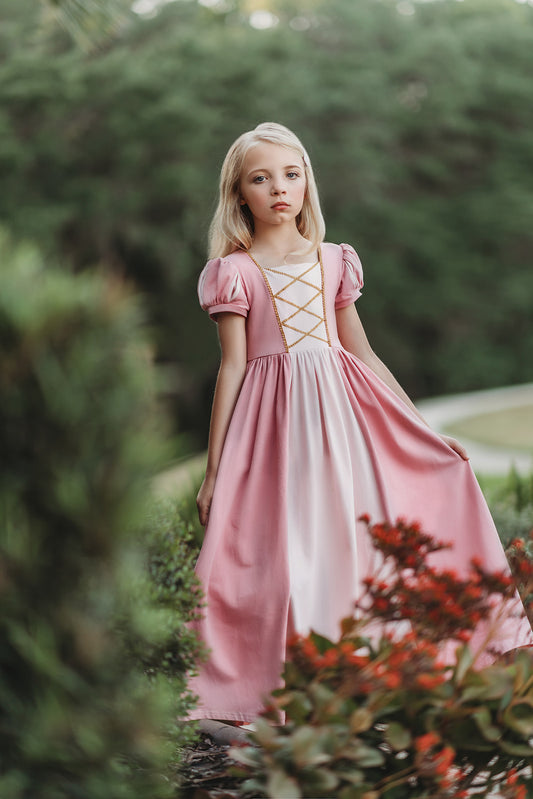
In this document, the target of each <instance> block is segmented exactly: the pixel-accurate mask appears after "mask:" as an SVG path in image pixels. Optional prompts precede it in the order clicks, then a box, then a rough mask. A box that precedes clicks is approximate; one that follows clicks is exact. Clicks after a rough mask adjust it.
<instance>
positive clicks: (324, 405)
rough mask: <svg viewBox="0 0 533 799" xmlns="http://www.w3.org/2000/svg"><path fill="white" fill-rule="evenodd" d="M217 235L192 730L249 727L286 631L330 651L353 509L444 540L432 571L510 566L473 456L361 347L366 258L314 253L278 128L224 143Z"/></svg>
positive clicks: (502, 635) (342, 601)
mask: <svg viewBox="0 0 533 799" xmlns="http://www.w3.org/2000/svg"><path fill="white" fill-rule="evenodd" d="M210 238H211V242H210V243H211V246H210V256H211V260H210V261H208V263H207V265H206V266H205V268H204V270H203V272H202V274H201V276H200V280H199V286H198V290H199V297H200V302H201V305H202V307H203V308H204V309H206V310H207V311H208V312H209V315H210V316H211V318H212V319H214V320H215V321H216V322H217V323H218V334H219V338H220V345H221V350H222V360H221V366H220V371H219V374H218V380H217V385H216V390H215V396H214V401H213V411H212V417H211V429H210V435H209V450H208V460H207V471H206V475H205V479H204V481H203V483H202V486H201V488H200V491H199V494H198V498H197V504H198V510H199V515H200V520H201V522H202V524H204V525H207V529H206V536H205V543H204V545H203V547H202V551H201V553H200V557H199V560H198V565H197V574H198V576H199V578H200V580H201V583H202V585H203V589H204V592H205V600H206V607H205V610H204V617H203V619H202V621H201V622H200V623H199V625H198V629H199V633H200V635H201V637H202V638H203V640H204V641H205V643H206V644H207V646H208V647H209V649H210V657H209V660H208V662H207V664H206V665H205V667H203V668H202V670H201V672H200V675H199V676H198V677H197V678H195V679H193V681H192V684H191V688H192V690H193V691H194V692H195V693H197V694H198V696H199V705H198V707H197V708H196V710H195V711H194V712H193V714H192V717H193V718H204V719H217V720H226V721H233V722H235V721H237V722H250V721H252V720H253V719H254V718H255V717H256V716H257V715H258V713H259V712H260V711H261V709H262V706H263V702H264V699H265V696H266V695H267V694H268V693H269V692H270V691H271V690H272V689H274V688H275V687H277V686H278V685H279V680H280V672H281V668H282V663H283V660H284V659H285V646H286V640H287V637H288V635H290V634H291V633H292V632H294V631H297V632H301V633H304V634H305V633H307V632H308V631H309V630H310V629H313V630H315V631H317V632H319V633H321V634H323V635H326V636H328V637H331V638H337V637H338V635H339V632H340V628H339V622H340V620H341V619H342V618H343V617H344V616H347V615H349V614H350V613H351V612H352V611H353V602H354V599H355V598H356V597H357V596H358V593H359V587H360V585H361V580H362V579H363V578H364V577H365V576H366V575H367V574H368V573H369V572H370V571H371V570H372V563H371V558H372V552H371V548H370V546H369V542H368V536H367V533H366V528H365V526H364V525H363V524H362V523H361V522H359V521H358V518H359V517H360V516H361V515H362V514H363V513H367V514H369V515H370V517H371V519H372V520H373V521H376V522H377V521H383V520H389V521H394V520H395V519H396V518H397V517H398V516H403V517H405V518H407V519H408V520H414V519H418V520H420V521H421V522H422V524H423V527H424V529H425V530H426V531H427V532H429V533H431V534H432V535H434V536H435V537H436V538H437V539H441V540H444V541H451V542H452V543H453V549H452V550H450V551H445V552H443V553H439V555H437V556H436V558H438V559H439V560H438V562H439V565H440V566H442V567H451V568H458V567H459V568H461V567H462V566H467V565H468V564H469V561H470V558H471V557H473V556H474V555H476V556H478V557H481V558H482V559H483V561H484V564H485V566H486V567H487V568H488V569H494V570H496V569H507V562H506V558H505V554H504V552H503V549H502V547H501V545H500V541H499V538H498V534H497V532H496V529H495V527H494V524H493V522H492V519H491V517H490V514H489V511H488V508H487V506H486V504H485V501H484V499H483V496H482V494H481V491H480V489H479V487H478V485H477V482H476V480H475V477H474V474H473V472H472V470H471V468H470V465H469V463H468V459H467V454H466V452H465V451H464V449H463V448H462V446H461V445H460V444H459V443H458V442H457V441H455V440H454V439H452V438H449V437H447V436H440V435H437V434H436V433H434V432H432V431H431V430H430V429H429V428H428V426H427V425H426V423H425V422H424V420H423V418H422V417H421V416H420V414H419V413H418V411H417V410H416V408H415V406H414V405H413V403H412V402H411V400H410V399H409V397H408V396H407V395H406V394H405V392H404V391H403V390H402V388H401V387H400V386H399V384H398V383H397V382H396V380H395V379H394V377H393V376H392V374H391V373H390V372H389V370H388V369H387V368H386V367H385V366H384V364H383V363H382V362H381V361H380V360H379V358H378V357H377V356H376V355H375V354H374V352H373V351H372V349H371V347H370V345H369V343H368V341H367V338H366V336H365V333H364V331H363V327H362V325H361V322H360V321H359V317H358V315H357V311H356V310H355V306H354V301H355V300H356V299H357V298H358V297H359V295H360V293H361V288H362V285H363V277H362V269H361V264H360V262H359V258H358V257H357V255H356V253H355V251H354V250H353V249H352V247H351V246H350V245H348V244H340V245H338V244H326V243H323V238H324V221H323V218H322V214H321V211H320V206H319V201H318V194H317V189H316V185H315V180H314V177H313V171H312V169H311V164H310V161H309V156H308V155H307V153H306V151H305V150H304V148H303V146H302V144H301V143H300V141H299V140H298V139H297V138H296V136H295V135H294V134H293V133H291V132H290V131H289V130H288V129H287V128H285V127H283V126H282V125H278V124H274V123H265V124H262V125H258V127H257V128H256V129H255V130H252V131H249V132H247V133H244V134H243V135H242V136H240V137H239V138H238V139H237V141H236V142H235V143H234V144H233V145H232V147H231V148H230V150H229V152H228V154H227V156H226V159H225V161H224V165H223V167H222V174H221V180H220V201H219V205H218V209H217V211H216V214H215V216H214V219H213V222H212V226H211V236H210ZM509 626H510V627H511V629H504V630H503V629H502V630H500V631H499V641H498V643H499V645H500V646H501V648H502V649H509V648H512V647H514V646H518V645H521V644H530V643H531V642H532V636H531V630H530V628H529V625H528V624H527V622H526V621H525V619H523V620H522V622H521V623H518V624H517V625H509Z"/></svg>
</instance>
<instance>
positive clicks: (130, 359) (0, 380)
mask: <svg viewBox="0 0 533 799" xmlns="http://www.w3.org/2000/svg"><path fill="white" fill-rule="evenodd" d="M0 282H1V285H2V291H1V292H0V452H1V453H2V458H1V461H0V641H1V646H0V720H1V723H0V751H1V753H2V756H1V758H0V796H2V797H5V799H8V798H9V799H37V797H38V799H74V797H83V799H143V798H144V799H159V798H161V799H162V797H165V796H171V795H173V793H174V792H173V790H172V777H171V772H170V771H169V762H170V761H171V760H172V759H173V757H174V756H175V746H176V742H177V741H179V740H183V738H184V737H186V731H185V730H182V731H176V732H173V729H174V725H175V719H176V717H177V716H178V715H181V716H183V715H184V714H185V713H186V712H187V710H188V708H189V707H190V704H191V703H190V699H189V698H188V697H187V695H186V691H185V684H184V676H185V675H184V667H187V666H190V665H191V663H190V661H191V656H192V653H193V651H194V647H195V645H194V642H192V641H190V640H188V641H186V640H185V637H184V636H183V635H180V633H181V631H182V630H183V628H184V623H185V621H186V619H187V617H189V618H190V616H191V613H192V611H193V609H194V606H195V603H196V596H195V594H194V590H193V584H192V579H191V576H190V567H189V566H188V564H186V563H185V562H184V561H183V558H182V559H181V561H180V562H179V563H178V562H177V560H178V555H179V554H180V552H181V551H182V549H183V547H181V550H180V540H179V536H176V535H175V534H174V535H173V537H172V542H170V541H169V542H168V543H167V544H166V547H160V548H159V551H158V561H157V563H158V569H159V572H158V574H161V575H171V577H172V580H174V578H176V579H175V584H174V586H173V592H172V588H171V586H170V585H165V586H159V587H158V588H157V591H156V588H154V587H153V586H152V580H151V579H149V578H148V577H147V576H146V566H145V565H144V561H145V559H146V557H147V556H146V554H145V552H144V550H143V548H141V547H140V546H138V545H136V544H135V543H134V541H133V540H132V539H133V538H134V537H132V535H131V534H132V530H135V529H138V527H139V517H140V518H144V516H145V509H144V506H145V503H146V500H147V497H148V486H149V479H150V478H151V476H152V474H153V471H154V470H155V469H157V468H158V466H159V465H160V463H161V458H162V454H163V453H164V451H165V448H164V446H163V444H162V436H161V431H158V429H157V427H156V426H155V424H154V419H155V413H154V411H155V408H154V392H153V382H154V381H153V375H152V373H151V370H150V364H149V359H148V353H147V344H146V340H145V338H144V335H143V334H142V333H141V325H142V316H141V312H140V308H139V305H138V302H137V301H136V300H135V299H134V298H133V297H132V296H131V295H128V292H126V291H125V290H124V288H123V287H122V286H120V285H119V284H118V282H116V281H114V282H110V281H104V280H102V279H99V278H96V277H95V276H93V275H79V276H72V275H69V274H67V273H66V272H65V271H64V270H58V269H54V268H53V267H51V266H50V264H45V262H44V261H43V259H42V258H41V257H40V255H39V253H38V251H37V250H36V249H35V248H34V247H32V246H30V245H15V244H14V243H13V242H12V241H11V240H10V239H9V238H8V237H7V236H6V235H5V233H3V232H2V233H1V235H0ZM167 527H168V523H167ZM163 530H166V528H163ZM174 532H175V531H174ZM163 535H164V532H163V531H160V532H159V536H160V537H161V536H163ZM152 538H153V536H152ZM152 543H153V542H152ZM182 554H183V553H182ZM153 560H154V556H153V555H150V568H151V569H153ZM143 575H145V576H143ZM178 577H179V578H180V579H178ZM134 589H135V596H134V601H132V591H133V590H134ZM145 589H146V592H145ZM165 592H166V593H165ZM177 592H181V594H179V593H177ZM185 594H186V595H187V597H185ZM165 608H167V609H168V610H167V611H165ZM177 609H178V610H179V611H180V614H179V615H176V610H177ZM169 617H170V622H169ZM119 620H120V629H121V637H120V638H119V637H117V634H116V629H115V628H116V626H117V625H118V623H119ZM176 634H178V638H177V637H176ZM185 635H186V633H185ZM178 640H179V642H180V643H182V642H184V641H185V643H186V646H187V648H185V647H183V648H182V651H180V653H179V656H180V662H179V663H178V662H177V655H174V656H173V657H174V660H173V662H172V663H170V664H163V666H162V665H161V664H160V665H159V666H158V667H157V668H152V669H151V672H152V673H154V678H153V680H152V682H149V681H148V679H147V677H146V676H145V674H143V671H142V668H141V665H140V663H139V662H138V660H136V659H135V658H132V657H128V655H127V652H128V651H131V650H132V649H135V651H137V652H142V653H143V657H145V658H146V655H147V653H150V652H153V651H157V652H160V653H161V652H163V653H165V652H166V651H168V650H171V651H172V650H174V649H175V648H176V642H177V641H178ZM126 642H127V646H126ZM140 660H141V662H143V661H142V658H141V659H140ZM157 671H159V672H160V676H159V677H157V676H156V675H155V672H157ZM161 672H162V673H161Z"/></svg>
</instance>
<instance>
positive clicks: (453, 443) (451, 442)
mask: <svg viewBox="0 0 533 799" xmlns="http://www.w3.org/2000/svg"><path fill="white" fill-rule="evenodd" d="M439 438H441V439H442V440H443V441H444V443H445V444H447V445H448V446H449V447H451V448H452V449H453V450H454V451H455V452H457V454H458V455H460V456H461V458H462V459H463V460H464V461H467V460H469V457H468V452H467V451H466V449H465V448H464V447H463V445H462V444H460V443H459V442H458V441H457V440H456V439H455V438H452V437H451V436H444V435H440V436H439Z"/></svg>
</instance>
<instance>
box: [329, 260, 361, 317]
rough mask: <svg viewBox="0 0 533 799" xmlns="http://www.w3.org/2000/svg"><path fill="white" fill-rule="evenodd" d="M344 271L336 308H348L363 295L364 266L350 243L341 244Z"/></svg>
mask: <svg viewBox="0 0 533 799" xmlns="http://www.w3.org/2000/svg"><path fill="white" fill-rule="evenodd" d="M340 248H341V250H342V273H341V279H340V283H339V288H338V289H337V295H336V297H335V308H346V306H347V305H351V304H352V302H355V300H356V299H357V298H358V297H360V296H361V289H362V287H363V267H362V266H361V261H360V260H359V256H358V255H357V253H356V252H355V250H354V248H353V247H351V246H350V245H349V244H341V245H340Z"/></svg>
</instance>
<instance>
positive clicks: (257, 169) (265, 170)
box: [248, 164, 302, 175]
mask: <svg viewBox="0 0 533 799" xmlns="http://www.w3.org/2000/svg"><path fill="white" fill-rule="evenodd" d="M281 168H282V169H301V168H302V167H301V166H299V165H298V164H287V166H282V167H281ZM269 171H270V170H269V169H264V168H262V167H256V169H251V170H250V171H249V172H248V175H253V173H254V172H269Z"/></svg>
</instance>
